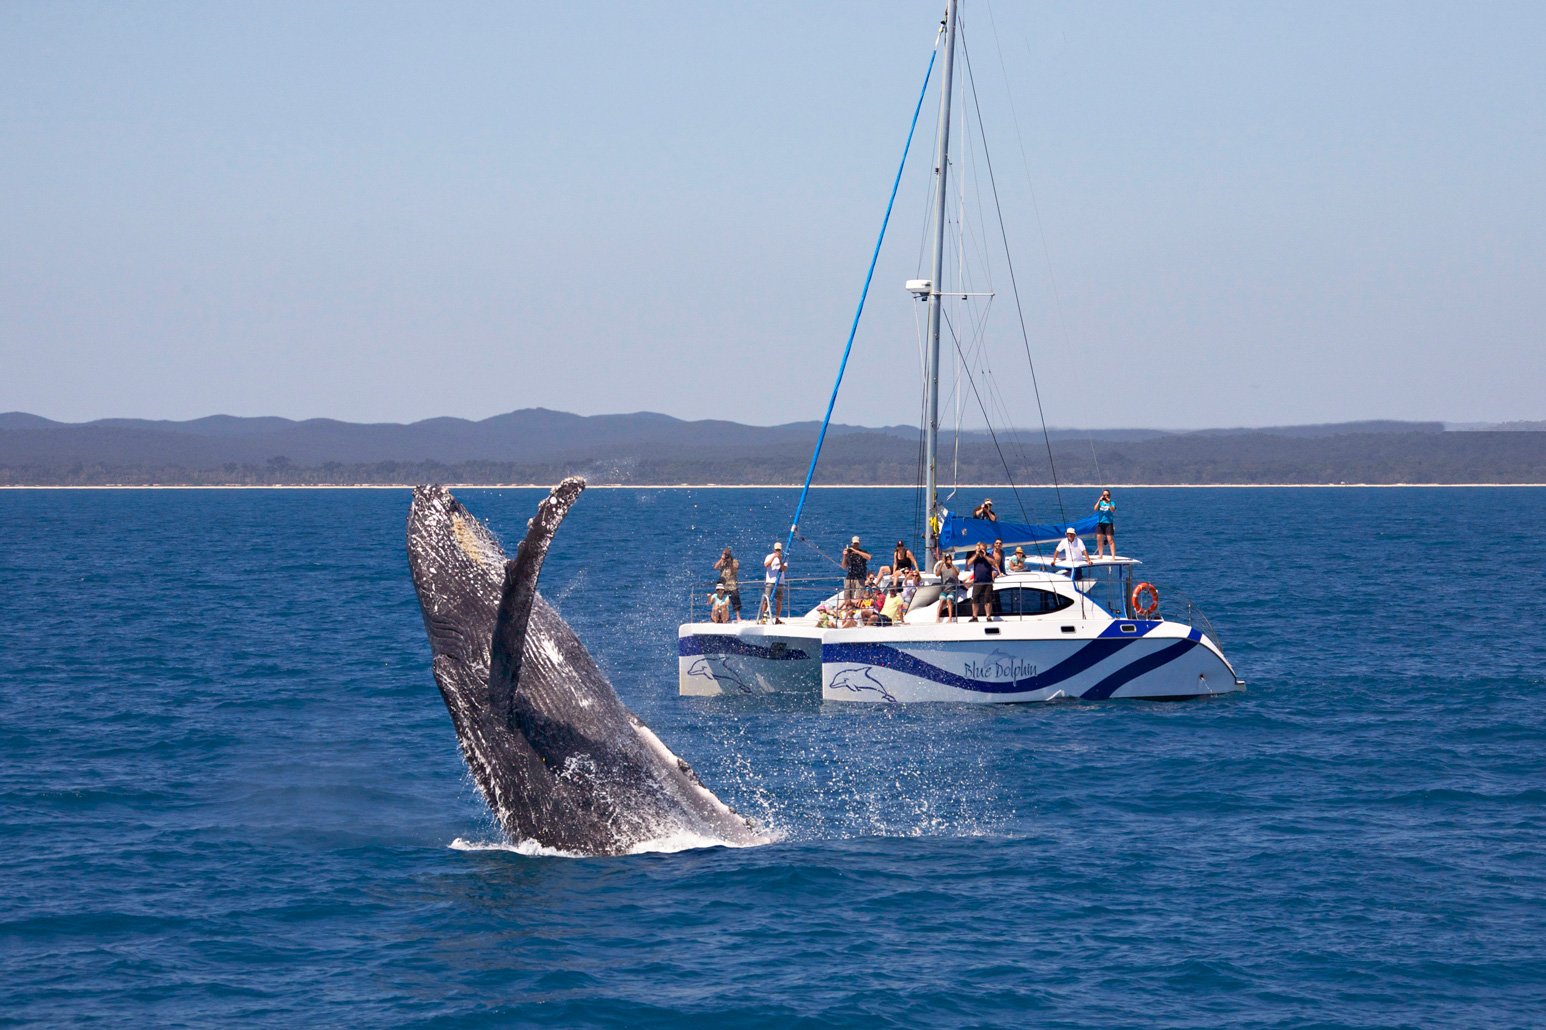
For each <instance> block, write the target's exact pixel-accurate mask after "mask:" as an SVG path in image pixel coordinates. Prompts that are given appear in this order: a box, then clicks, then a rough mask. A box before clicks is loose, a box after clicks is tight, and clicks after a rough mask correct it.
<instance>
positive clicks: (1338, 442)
mask: <svg viewBox="0 0 1546 1030" xmlns="http://www.w3.org/2000/svg"><path fill="white" fill-rule="evenodd" d="M1517 425H1518V424H1516V425H1511V426H1509V427H1508V428H1507V429H1506V430H1503V429H1499V430H1489V429H1476V428H1472V427H1466V428H1465V431H1458V432H1446V431H1445V427H1444V425H1443V424H1442V423H1438V422H1354V423H1341V424H1335V425H1320V426H1283V427H1275V428H1269V429H1214V430H1201V431H1197V432H1186V433H1176V432H1166V431H1162V430H1153V429H1106V430H1054V431H1053V432H1052V433H1051V444H1050V447H1049V445H1048V443H1047V442H1046V441H1045V440H1044V439H1043V438H1042V436H1041V435H1040V434H1039V433H1037V434H1034V435H1030V434H1025V433H1020V434H999V435H998V437H997V438H996V439H995V438H993V437H991V436H990V435H989V434H986V433H963V434H962V437H961V440H960V445H959V448H957V447H956V442H955V441H954V440H953V439H949V438H946V439H944V440H942V453H943V454H944V455H945V456H946V459H947V460H950V459H952V458H953V457H954V456H955V455H956V454H959V471H958V472H955V473H950V472H947V473H946V475H945V478H947V479H950V480H953V481H959V482H963V483H1003V482H1006V481H1009V480H1013V481H1014V482H1016V483H1026V484H1038V483H1048V482H1051V481H1052V479H1053V474H1054V466H1055V472H1056V478H1057V479H1058V480H1059V481H1062V482H1106V483H1242V484H1248V483H1343V482H1347V483H1353V482H1358V483H1434V482H1453V483H1541V482H1546V432H1540V431H1521V430H1520V429H1519V428H1517ZM816 428H817V427H816V425H815V424H814V423H792V424H789V425H783V426H771V427H765V426H745V425H740V424H738V423H734V422H722V421H699V422H687V421H683V420H681V419H675V418H670V417H668V416H665V415H657V414H651V413H647V412H645V413H637V414H629V415H596V416H580V415H571V414H567V413H564V412H557V411H548V410H545V409H541V408H534V409H526V410H522V411H512V412H510V413H508V414H505V415H498V416H495V417H493V418H489V419H483V420H482V421H476V422H474V421H469V420H466V419H456V418H437V419H429V420H426V421H423V422H415V423H412V424H408V425H402V424H396V423H379V424H357V423H348V422H337V421H333V420H329V419H312V420H308V421H300V422H297V421H292V420H289V419H281V418H235V417H231V416H224V415H217V416H211V417H209V418H203V419H196V420H193V421H189V422H156V421H148V420H139V419H104V420H101V421H97V422H87V423H78V424H77V423H61V422H53V421H50V420H48V419H44V418H39V417H38V416H36V415H27V414H23V413H19V412H12V413H9V414H0V485H30V486H65V485H70V486H73V485H80V486H91V485H107V484H120V485H152V484H163V485H173V484H177V485H220V484H242V485H270V484H374V483H409V482H430V481H441V482H450V483H548V482H552V481H555V480H556V479H558V478H560V477H562V476H564V475H569V474H573V473H580V474H582V475H585V476H586V477H588V478H589V479H590V480H591V481H592V482H596V483H635V484H641V485H649V484H667V483H726V484H738V483H791V482H799V481H801V480H802V479H803V478H804V476H805V469H806V466H807V464H808V463H809V461H810V449H811V446H812V444H813V443H814V442H815V438H816ZM1049 451H1050V454H1049ZM919 465H920V448H919V436H918V431H917V429H915V428H913V427H903V426H890V427H883V428H880V429H867V428H864V427H859V426H834V427H833V429H832V431H831V433H830V434H829V436H828V439H827V445H826V450H825V451H824V453H823V455H822V463H821V470H820V475H819V480H818V481H819V482H822V483H852V484H864V483H912V482H915V481H917V479H918V478H919Z"/></svg>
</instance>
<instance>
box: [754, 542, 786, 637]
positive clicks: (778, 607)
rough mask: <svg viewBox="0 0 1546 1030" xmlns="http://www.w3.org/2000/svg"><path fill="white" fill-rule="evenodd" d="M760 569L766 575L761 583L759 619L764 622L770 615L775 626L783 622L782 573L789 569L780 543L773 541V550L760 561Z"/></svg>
mask: <svg viewBox="0 0 1546 1030" xmlns="http://www.w3.org/2000/svg"><path fill="white" fill-rule="evenodd" d="M762 567H763V568H764V569H765V570H767V574H766V576H765V577H764V579H763V583H762V612H761V617H762V619H763V621H766V620H767V619H768V618H769V616H770V615H771V617H772V619H773V622H774V623H775V624H781V623H782V622H783V621H784V620H783V618H782V616H783V614H784V572H785V570H787V569H788V568H789V562H788V561H787V560H786V559H785V558H784V545H783V543H782V542H781V541H778V540H775V541H773V550H772V551H770V552H769V553H768V556H767V557H766V558H764V559H762Z"/></svg>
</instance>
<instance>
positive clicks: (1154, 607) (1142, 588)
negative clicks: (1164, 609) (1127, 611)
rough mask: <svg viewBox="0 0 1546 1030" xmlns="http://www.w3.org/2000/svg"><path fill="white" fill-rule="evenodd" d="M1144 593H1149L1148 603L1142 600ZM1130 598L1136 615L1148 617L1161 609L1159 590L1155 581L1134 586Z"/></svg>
mask: <svg viewBox="0 0 1546 1030" xmlns="http://www.w3.org/2000/svg"><path fill="white" fill-rule="evenodd" d="M1144 594H1148V595H1149V603H1148V604H1144V603H1143V601H1141V600H1140V598H1142V597H1143V595H1144ZM1128 600H1130V601H1132V603H1133V613H1134V614H1135V615H1142V616H1143V617H1144V618H1146V619H1147V618H1148V617H1149V616H1151V615H1153V614H1154V613H1155V612H1157V611H1159V591H1158V590H1157V589H1155V586H1154V584H1153V583H1139V584H1138V585H1137V586H1135V587H1133V596H1132V597H1130V598H1128Z"/></svg>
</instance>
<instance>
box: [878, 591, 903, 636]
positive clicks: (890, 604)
mask: <svg viewBox="0 0 1546 1030" xmlns="http://www.w3.org/2000/svg"><path fill="white" fill-rule="evenodd" d="M903 621H905V620H904V618H903V615H902V590H901V588H900V587H892V588H891V589H890V590H889V591H888V592H887V593H886V604H885V607H883V608H881V610H880V618H879V619H876V620H875V625H877V626H900V625H901V624H902V623H903Z"/></svg>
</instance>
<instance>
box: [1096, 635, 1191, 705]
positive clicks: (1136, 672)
mask: <svg viewBox="0 0 1546 1030" xmlns="http://www.w3.org/2000/svg"><path fill="white" fill-rule="evenodd" d="M1201 639H1202V634H1200V633H1198V632H1197V631H1196V630H1195V629H1194V630H1192V632H1191V633H1189V634H1187V637H1186V639H1185V640H1178V641H1176V642H1175V643H1174V644H1170V645H1168V646H1166V647H1162V648H1160V649H1159V650H1158V651H1155V652H1154V653H1153V654H1150V655H1144V656H1143V657H1142V658H1140V659H1138V660H1137V661H1135V662H1133V663H1132V664H1131V665H1126V666H1124V667H1122V668H1120V669H1118V670H1117V671H1116V672H1114V673H1112V674H1111V675H1110V676H1107V677H1106V678H1105V679H1103V680H1101V681H1100V682H1099V683H1097V684H1095V686H1093V687H1091V688H1090V689H1089V690H1086V691H1085V692H1084V693H1083V694H1080V695H1079V696H1080V697H1082V698H1084V699H1085V700H1086V701H1104V700H1105V699H1106V698H1108V697H1110V696H1111V695H1112V694H1114V693H1116V692H1117V691H1118V690H1120V689H1121V688H1122V687H1124V686H1126V685H1127V684H1129V683H1131V682H1132V681H1133V680H1135V679H1137V678H1138V677H1139V676H1142V675H1144V674H1145V673H1149V672H1153V671H1154V670H1155V669H1159V668H1161V667H1163V666H1166V665H1169V664H1170V663H1171V662H1173V661H1175V660H1176V659H1177V658H1180V657H1181V656H1182V655H1184V654H1187V653H1189V652H1190V651H1191V650H1192V648H1194V647H1196V646H1197V642H1198V641H1199V640H1201Z"/></svg>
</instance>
